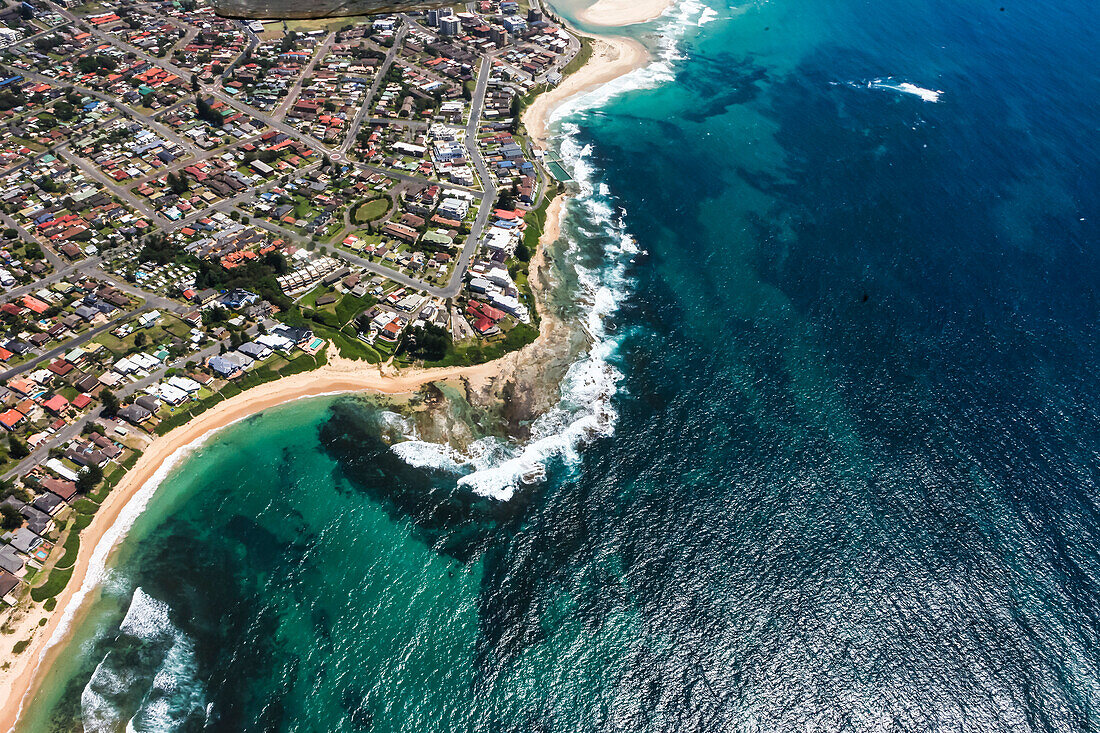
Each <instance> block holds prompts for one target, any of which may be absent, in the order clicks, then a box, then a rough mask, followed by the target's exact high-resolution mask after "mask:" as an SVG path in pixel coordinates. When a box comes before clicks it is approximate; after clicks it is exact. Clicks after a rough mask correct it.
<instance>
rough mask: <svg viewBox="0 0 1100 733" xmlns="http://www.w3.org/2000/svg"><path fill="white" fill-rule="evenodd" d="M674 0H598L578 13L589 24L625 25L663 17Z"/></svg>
mask: <svg viewBox="0 0 1100 733" xmlns="http://www.w3.org/2000/svg"><path fill="white" fill-rule="evenodd" d="M673 2H674V0H598V2H596V3H594V4H593V5H592V6H591V7H589V8H585V9H584V10H582V11H580V12H579V13H577V17H578V18H579V19H580V20H582V21H583V22H585V23H588V24H589V25H604V26H624V25H634V24H636V23H647V22H649V21H651V20H654V19H655V18H659V17H661V16H662V15H663V14H664V12H665V11H666V10H668V8H669V7H670V6H671V5H672V4H673Z"/></svg>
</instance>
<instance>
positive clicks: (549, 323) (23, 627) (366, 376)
mask: <svg viewBox="0 0 1100 733" xmlns="http://www.w3.org/2000/svg"><path fill="white" fill-rule="evenodd" d="M657 14H659V13H657ZM632 22H638V21H632ZM593 43H594V44H595V48H594V52H593V55H592V57H591V59H590V60H589V62H588V63H587V64H586V65H585V66H584V67H583V68H581V69H580V70H578V71H577V72H576V73H574V74H572V75H571V76H569V78H568V79H566V80H565V81H564V82H563V83H562V84H561V85H559V86H558V87H555V88H554V89H552V90H550V91H549V92H547V93H546V94H543V95H541V96H539V97H538V99H536V100H535V102H534V103H533V104H532V105H531V106H530V107H529V108H528V109H527V110H526V112H525V113H524V117H523V122H524V124H525V125H526V126H527V129H528V131H529V133H530V134H531V136H532V138H533V139H535V140H536V141H540V142H543V143H544V142H545V136H546V131H547V125H548V122H549V117H550V115H551V114H552V113H553V111H554V109H556V108H557V107H558V106H559V105H560V104H562V103H563V102H564V101H565V100H567V99H568V98H570V97H572V96H574V95H577V94H581V93H584V92H587V91H589V90H591V89H593V88H595V87H597V86H599V85H601V84H605V83H607V82H609V81H612V80H613V79H616V78H618V77H619V76H622V75H624V74H627V73H629V72H631V71H633V70H634V69H637V68H639V67H641V66H643V65H644V64H645V63H646V62H647V61H648V59H649V54H648V52H647V51H646V49H645V47H644V46H642V45H641V44H640V43H638V42H637V41H634V40H632V39H626V38H603V37H601V38H594V39H593ZM565 201H566V198H565V197H564V196H558V197H556V198H555V199H554V200H553V201H552V202H551V205H550V207H549V208H548V211H547V218H546V225H545V229H544V231H543V234H542V236H541V237H540V240H539V245H540V246H539V248H538V250H537V252H536V253H535V256H534V257H533V258H532V260H531V266H530V278H529V281H530V283H531V286H532V288H533V289H534V291H535V294H536V298H535V300H536V306H537V307H538V309H539V314H540V316H541V325H540V330H539V336H538V338H537V339H536V340H535V341H534V342H533V343H531V344H529V345H528V346H526V347H524V348H523V349H521V350H520V351H517V352H513V353H511V354H507V355H505V356H504V357H502V358H501V359H498V360H496V361H493V362H490V363H487V364H479V365H476V366H471V367H448V368H440V369H414V370H406V371H402V372H400V373H397V372H394V371H392V370H391V371H390V372H389V373H384V372H383V371H382V370H381V369H380V368H379V367H378V366H377V365H367V364H364V363H362V362H354V361H350V360H346V359H341V358H339V357H332V356H330V358H329V363H328V364H327V365H326V366H324V367H322V368H321V369H318V370H315V371H312V372H305V373H302V374H295V375H293V376H290V377H286V378H283V379H280V380H278V381H276V382H269V383H267V384H264V385H260V386H258V387H254V388H252V389H250V390H248V391H247V392H244V393H242V394H239V395H237V396H235V397H233V398H231V399H229V400H226V401H225V402H223V403H221V404H219V405H217V406H216V407H214V408H211V409H210V410H208V411H206V412H205V413H203V414H202V415H200V416H198V417H197V418H195V419H194V420H192V421H191V422H189V423H187V424H186V425H181V426H180V427H178V428H176V429H175V430H173V431H172V432H170V433H168V434H167V435H165V436H163V437H160V438H157V439H155V440H153V441H152V443H150V445H149V446H148V447H147V448H146V450H145V452H144V453H143V454H142V456H141V459H140V460H139V461H138V462H137V464H136V465H135V466H134V468H133V469H131V470H130V471H129V472H128V473H127V474H126V475H125V476H124V477H123V479H122V481H120V482H119V485H118V486H116V487H115V489H114V490H113V491H112V492H111V493H110V494H109V495H108V497H107V499H106V500H105V501H104V503H103V505H102V506H101V507H100V509H99V511H98V512H97V513H96V515H95V519H94V520H93V521H92V523H91V524H90V525H89V526H88V527H87V528H86V529H85V530H84V532H83V533H82V534H81V543H80V553H79V556H78V558H77V562H76V565H75V567H74V571H73V576H72V578H71V579H70V581H69V583H68V585H66V587H65V589H64V590H63V591H62V592H61V593H60V594H59V595H58V596H57V606H56V609H55V610H54V611H53V612H50V613H47V612H45V611H43V610H42V607H41V605H39V604H31V603H30V601H29V598H25V599H24V601H23V604H25V605H24V608H23V609H22V610H18V609H17V610H15V611H13V613H12V614H11V615H10V617H9V619H8V621H7V623H6V624H5V627H6V628H7V629H12V631H11V633H6V634H4V635H2V636H0V658H7V659H10V660H12V661H11V663H10V665H9V666H8V667H7V668H5V669H0V731H10V730H13V729H14V726H15V723H16V722H17V720H18V717H19V715H20V714H21V712H22V710H23V708H24V706H25V705H28V704H32V703H33V698H34V694H35V691H36V689H37V688H36V685H37V684H39V683H40V682H41V679H42V677H43V675H44V672H45V670H48V669H49V668H50V665H51V662H52V661H53V660H54V659H55V658H56V657H57V656H58V655H60V654H62V653H64V651H65V648H66V641H67V639H66V637H67V633H68V632H70V630H71V629H73V628H75V627H76V626H77V625H78V623H79V620H80V618H79V616H80V613H81V612H83V611H86V610H87V606H88V605H89V604H88V603H87V602H86V601H88V600H90V597H91V594H85V595H84V600H85V602H84V603H82V604H81V607H80V608H78V609H76V614H75V615H74V618H73V620H72V621H71V622H70V624H69V627H68V628H67V629H65V630H62V631H60V632H59V630H58V625H59V624H60V621H61V619H62V618H63V617H64V615H65V614H64V611H65V609H66V608H67V606H68V604H69V603H70V601H72V599H73V596H74V595H76V593H77V592H78V591H79V590H80V589H81V588H82V586H83V585H84V583H85V581H86V579H87V576H88V570H89V567H90V563H91V558H92V555H93V552H94V550H95V548H96V547H97V546H98V545H99V544H100V542H102V541H103V540H104V537H105V535H106V534H107V532H108V530H110V528H111V527H112V526H113V525H114V524H115V522H116V521H118V518H119V515H120V514H121V512H122V510H123V508H124V507H125V506H126V505H127V503H128V502H129V501H130V500H132V499H133V498H134V495H135V494H136V493H137V492H138V491H139V490H140V489H141V488H142V487H143V486H144V485H145V484H146V483H147V482H148V481H149V480H150V479H152V477H153V475H154V474H155V473H156V472H157V469H159V468H160V467H161V466H162V465H163V464H164V462H165V461H166V460H168V459H169V458H170V457H171V456H172V455H173V454H174V453H175V452H176V451H177V450H179V449H180V448H183V447H185V446H187V445H189V444H191V443H193V442H195V441H196V440H199V439H200V438H202V437H203V436H205V435H207V434H208V433H210V432H212V431H216V430H219V429H221V428H223V427H225V426H226V425H229V424H230V423H233V422H236V421H237V420H240V419H243V418H245V417H248V416H250V415H254V414H256V413H258V412H262V411H263V410H266V409H269V408H272V407H276V406H278V405H282V404H285V403H287V402H290V401H292V400H297V399H305V398H309V397H315V396H319V395H324V394H331V393H337V392H363V391H370V392H377V393H381V394H386V395H401V394H408V393H412V392H415V391H416V390H418V389H419V388H421V387H422V386H424V385H426V384H428V383H430V382H442V381H449V380H455V381H458V382H460V383H462V384H464V386H465V388H466V391H467V394H469V395H477V396H480V397H481V400H482V401H483V402H487V401H488V397H489V396H490V395H494V394H495V395H497V398H498V399H499V393H500V392H501V391H502V390H501V387H502V386H503V385H504V384H508V383H513V384H515V383H519V384H523V383H524V382H527V383H531V382H534V381H535V380H541V381H543V382H545V381H546V373H547V372H551V373H557V372H560V373H561V374H564V370H565V369H566V368H567V367H568V364H569V363H571V360H572V359H573V358H574V357H575V355H576V354H577V353H578V351H579V350H580V349H581V348H582V346H583V343H584V341H585V339H584V336H583V334H579V333H578V331H577V329H571V328H570V327H569V326H568V325H567V324H565V323H563V322H562V321H561V320H560V319H558V318H556V317H555V316H554V315H553V314H552V313H551V312H550V311H549V309H547V308H546V307H545V304H544V303H543V302H542V301H543V297H542V295H543V293H545V291H546V290H547V289H548V288H549V287H550V286H551V285H552V283H551V282H550V280H549V277H550V267H549V261H548V259H547V249H548V247H549V246H550V245H552V244H553V243H554V242H555V241H556V240H557V239H558V237H559V235H560V224H561V218H562V215H563V213H564V204H565ZM516 392H518V393H520V394H526V395H528V399H529V400H536V401H541V402H542V403H543V404H538V405H525V406H524V409H527V410H532V409H541V408H544V407H547V406H549V403H550V400H551V399H552V396H550V395H547V394H545V393H544V392H543V393H541V396H540V393H539V391H538V390H517V391H516ZM513 399H514V398H513ZM42 620H45V624H44V625H40V624H41V621H42ZM55 636H56V638H55ZM28 639H29V640H30V641H31V643H30V644H29V646H28V647H27V648H26V649H25V650H24V651H23V652H22V653H21V654H19V655H18V656H14V657H13V656H12V655H11V647H12V646H13V645H14V644H15V643H16V642H19V641H25V640H28ZM5 652H6V654H5Z"/></svg>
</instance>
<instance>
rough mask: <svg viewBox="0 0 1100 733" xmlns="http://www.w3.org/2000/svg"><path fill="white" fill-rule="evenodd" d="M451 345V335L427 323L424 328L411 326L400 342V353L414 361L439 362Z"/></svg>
mask: <svg viewBox="0 0 1100 733" xmlns="http://www.w3.org/2000/svg"><path fill="white" fill-rule="evenodd" d="M450 345H451V335H450V334H449V333H447V330H446V329H445V328H442V327H440V326H436V325H435V324H432V323H429V324H427V325H426V326H423V327H421V326H413V327H412V328H411V329H409V330H408V331H407V332H406V334H405V338H404V339H403V340H402V342H401V348H400V351H401V352H402V353H405V354H408V355H409V356H411V357H413V358H414V359H423V360H424V361H439V360H440V359H442V358H443V357H444V356H446V355H447V348H448V347H449V346H450Z"/></svg>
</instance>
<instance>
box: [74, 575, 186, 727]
mask: <svg viewBox="0 0 1100 733" xmlns="http://www.w3.org/2000/svg"><path fill="white" fill-rule="evenodd" d="M119 634H120V635H123V636H128V637H130V638H131V640H132V641H133V642H134V643H135V644H137V645H138V647H137V648H139V649H141V651H140V653H138V654H136V655H135V654H127V655H123V658H122V659H121V660H116V659H115V658H114V656H113V654H114V652H108V653H107V654H106V655H105V656H104V658H103V659H102V660H101V661H100V663H99V664H98V665H97V666H96V669H95V671H94V672H93V673H92V676H91V678H90V679H89V680H88V683H87V684H86V685H85V686H84V689H83V691H82V692H81V695H80V708H81V723H82V725H83V727H84V730H86V731H113V730H118V728H119V726H120V724H121V723H122V722H123V720H125V721H126V730H127V731H132V730H156V731H170V730H179V729H181V727H183V726H184V725H185V724H186V722H187V721H188V720H189V719H191V718H195V717H203V718H205V717H206V715H207V703H206V700H205V697H206V695H205V689H204V686H203V684H202V683H201V681H199V679H198V667H197V662H196V658H195V650H194V644H193V642H192V641H191V639H190V638H189V637H188V636H187V635H186V634H184V633H183V632H182V631H181V630H180V629H179V628H178V627H177V626H176V625H175V624H173V623H172V620H171V609H170V608H169V606H168V604H166V603H164V602H163V601H160V600H157V599H156V598H153V597H152V596H150V595H149V594H148V593H146V592H145V591H144V590H143V589H141V588H137V589H135V590H134V595H133V598H132V600H131V601H130V607H129V609H128V610H127V611H126V616H125V617H124V618H123V620H122V623H121V624H120V626H119ZM135 659H137V660H139V661H138V662H136V663H135V661H134V660H135ZM143 665H144V666H145V667H146V668H144V669H142V668H141V667H142V666H143ZM130 711H133V712H132V714H131V712H130Z"/></svg>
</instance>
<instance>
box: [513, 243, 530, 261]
mask: <svg viewBox="0 0 1100 733" xmlns="http://www.w3.org/2000/svg"><path fill="white" fill-rule="evenodd" d="M516 259H517V260H519V261H520V262H528V261H530V259H531V250H530V249H529V248H528V247H527V243H526V242H524V241H522V240H521V241H520V243H519V245H518V246H517V247H516Z"/></svg>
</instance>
